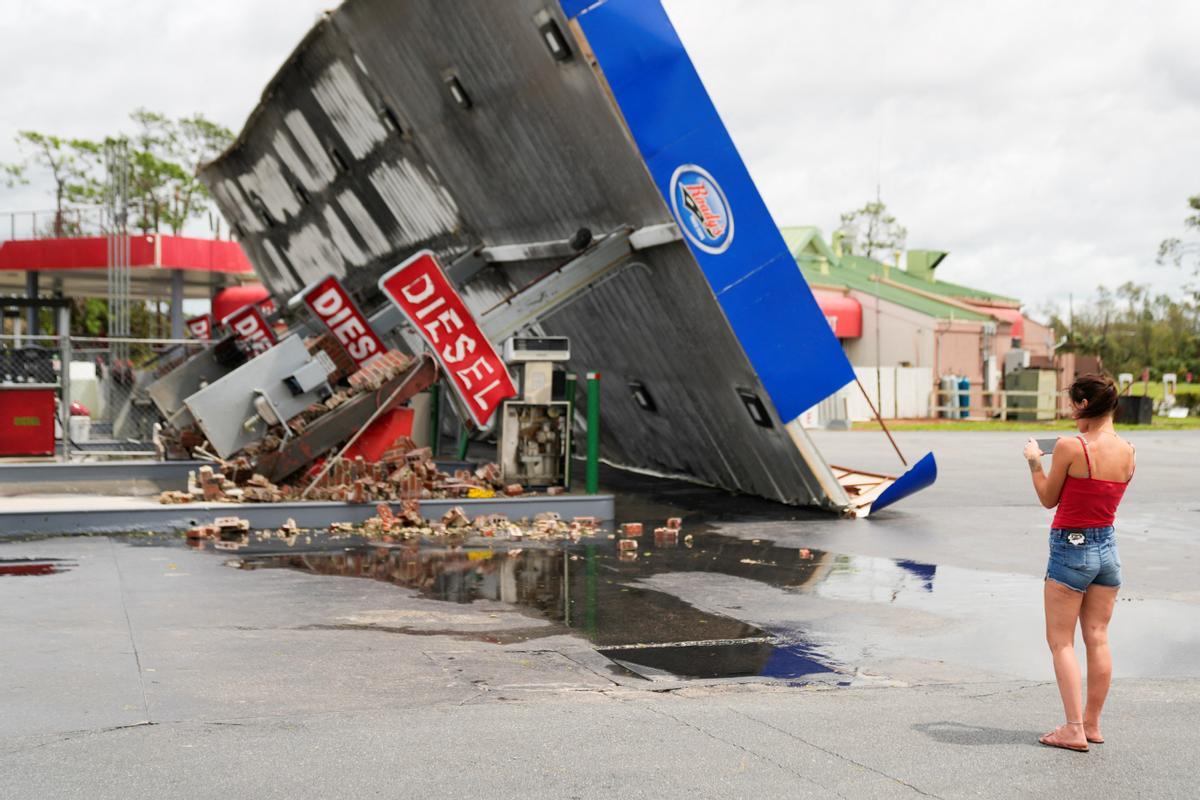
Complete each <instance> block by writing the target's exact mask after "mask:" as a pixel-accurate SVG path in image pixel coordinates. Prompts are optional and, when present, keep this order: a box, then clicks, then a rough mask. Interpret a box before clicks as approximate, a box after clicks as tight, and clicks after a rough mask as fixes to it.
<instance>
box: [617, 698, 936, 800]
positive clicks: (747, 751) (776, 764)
mask: <svg viewBox="0 0 1200 800" xmlns="http://www.w3.org/2000/svg"><path fill="white" fill-rule="evenodd" d="M605 694H606V695H608V696H611V697H613V699H614V700H618V701H621V702H628V701H623V700H621V699H620V698H619V697H617V696H616V695H612V694H609V693H605ZM668 696H676V695H668ZM639 707H640V708H643V709H644V710H646V711H649V712H650V713H652V714H658V715H659V716H662V717H666V718H667V719H669V720H671V721H672V722H675V723H677V724H679V725H682V726H684V727H685V728H690V729H692V730H694V731H696V732H697V733H699V734H702V735H704V736H707V737H708V738H710V739H713V740H715V741H718V742H720V743H721V744H724V745H728V746H729V747H732V748H734V749H735V750H740V751H741V752H743V753H745V754H746V755H748V756H752V757H753V758H757V759H759V760H761V761H765V762H767V763H768V764H771V765H772V766H774V767H776V768H778V769H781V770H783V771H784V772H786V773H788V774H789V775H793V776H795V777H797V778H799V779H800V780H803V781H806V782H808V783H811V784H812V785H813V786H816V787H817V788H818V789H820V790H821V791H822V792H830V793H832V794H833V795H834V796H836V797H840V798H842V800H850V798H848V797H846V795H844V794H842V793H841V792H839V791H837V790H836V789H834V788H833V787H831V786H826V785H825V784H823V783H821V782H820V781H818V780H815V779H814V778H813V777H812V776H810V775H805V774H804V773H803V772H797V771H796V770H794V769H792V768H791V767H789V766H788V765H786V764H783V763H780V762H779V761H776V760H775V759H773V758H771V757H770V756H768V755H766V754H763V753H759V752H757V751H755V750H751V749H750V748H749V747H746V746H745V745H742V744H739V743H737V742H735V741H731V740H729V739H726V738H724V737H721V736H717V735H716V734H715V733H712V732H711V731H707V730H705V729H704V728H701V727H700V726H699V725H694V724H692V723H691V722H688V721H687V720H683V719H680V718H679V717H677V716H675V715H674V714H671V713H669V712H667V711H663V710H662V709H660V708H654V707H652V706H647V705H642V704H639ZM754 721H755V722H757V721H758V720H754ZM818 749H819V748H818ZM922 794H924V793H923V792H922Z"/></svg>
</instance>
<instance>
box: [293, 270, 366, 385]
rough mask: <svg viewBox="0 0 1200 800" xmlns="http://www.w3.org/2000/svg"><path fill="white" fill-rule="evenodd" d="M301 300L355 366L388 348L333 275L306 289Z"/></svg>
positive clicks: (362, 364)
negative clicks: (343, 349)
mask: <svg viewBox="0 0 1200 800" xmlns="http://www.w3.org/2000/svg"><path fill="white" fill-rule="evenodd" d="M300 297H301V299H302V300H304V303H305V304H306V305H307V306H308V307H309V310H311V311H312V313H313V316H315V317H316V318H317V319H319V320H321V322H323V323H325V327H327V328H329V332H330V333H332V334H333V335H334V336H335V337H337V340H338V341H339V342H341V343H342V347H344V348H346V353H347V354H349V356H350V357H351V358H352V359H354V363H355V364H358V366H360V367H363V366H366V364H367V362H369V361H371V360H373V359H375V358H378V357H379V356H381V355H383V352H384V350H386V349H387V348H385V347H384V346H383V342H382V341H381V340H380V339H379V337H378V336H376V335H375V331H374V330H372V329H371V323H369V322H368V321H367V318H366V316H365V315H364V314H363V313H362V310H361V309H360V308H359V307H358V304H357V303H355V302H354V299H353V298H352V297H350V293H349V292H347V291H346V288H345V287H344V286H342V284H341V281H339V280H338V279H337V278H336V277H334V276H333V275H330V276H329V277H328V278H325V279H324V280H322V281H318V282H317V283H315V284H313V285H312V286H310V287H309V288H307V289H305V290H304V291H303V292H301V294H300Z"/></svg>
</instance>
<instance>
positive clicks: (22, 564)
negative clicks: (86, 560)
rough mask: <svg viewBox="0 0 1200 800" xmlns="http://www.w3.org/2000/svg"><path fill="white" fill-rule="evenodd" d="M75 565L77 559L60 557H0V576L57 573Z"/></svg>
mask: <svg viewBox="0 0 1200 800" xmlns="http://www.w3.org/2000/svg"><path fill="white" fill-rule="evenodd" d="M77 566H79V562H78V561H70V560H67V559H62V558H0V578H3V577H10V576H11V577H33V576H40V575H57V574H59V573H60V572H70V571H71V570H72V569H74V568H75V567H77Z"/></svg>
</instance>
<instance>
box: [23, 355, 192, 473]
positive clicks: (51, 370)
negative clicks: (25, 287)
mask: <svg viewBox="0 0 1200 800" xmlns="http://www.w3.org/2000/svg"><path fill="white" fill-rule="evenodd" d="M203 346H204V345H203V343H200V342H196V341H194V340H190V339H185V340H180V339H133V338H123V339H118V338H101V337H79V336H70V337H67V336H44V335H39V336H23V335H11V334H9V335H0V384H6V385H13V384H17V385H22V384H24V385H30V386H45V387H53V388H54V390H55V391H56V393H57V395H58V412H59V413H58V423H59V424H58V426H57V428H58V436H59V452H60V454H64V455H66V456H68V457H75V456H81V455H103V454H106V453H107V454H114V455H133V454H140V455H151V454H154V453H155V452H156V448H155V445H154V440H155V432H156V431H155V428H156V425H158V424H159V423H160V422H162V417H161V415H160V414H159V412H158V409H157V408H156V407H155V405H154V403H153V401H152V400H151V399H150V396H149V394H147V392H146V389H147V387H148V386H149V385H150V384H151V383H153V382H154V381H155V380H157V379H158V378H159V377H160V376H161V375H163V374H165V373H166V372H168V371H170V370H171V369H173V368H174V367H175V366H176V365H177V364H179V363H180V362H182V361H183V360H184V359H185V358H187V357H189V356H191V355H192V354H194V353H196V352H197V351H198V350H199V349H201V348H202V347H203ZM64 364H66V365H68V366H67V368H66V369H65V370H64V369H63V365H64Z"/></svg>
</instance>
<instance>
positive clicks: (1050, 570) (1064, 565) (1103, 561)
mask: <svg viewBox="0 0 1200 800" xmlns="http://www.w3.org/2000/svg"><path fill="white" fill-rule="evenodd" d="M1046 578H1047V579H1048V580H1052V581H1054V582H1055V583H1061V584H1062V585H1063V586H1066V587H1067V588H1068V589H1074V590H1075V591H1077V592H1084V591H1087V588H1088V586H1091V585H1092V584H1093V583H1094V584H1096V585H1097V586H1113V587H1116V586H1120V585H1121V555H1120V554H1119V553H1118V552H1117V536H1116V532H1115V531H1114V530H1113V528H1112V526H1111V525H1110V526H1108V527H1107V528H1072V529H1069V530H1068V529H1065V528H1051V529H1050V564H1049V565H1048V566H1047V567H1046Z"/></svg>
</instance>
